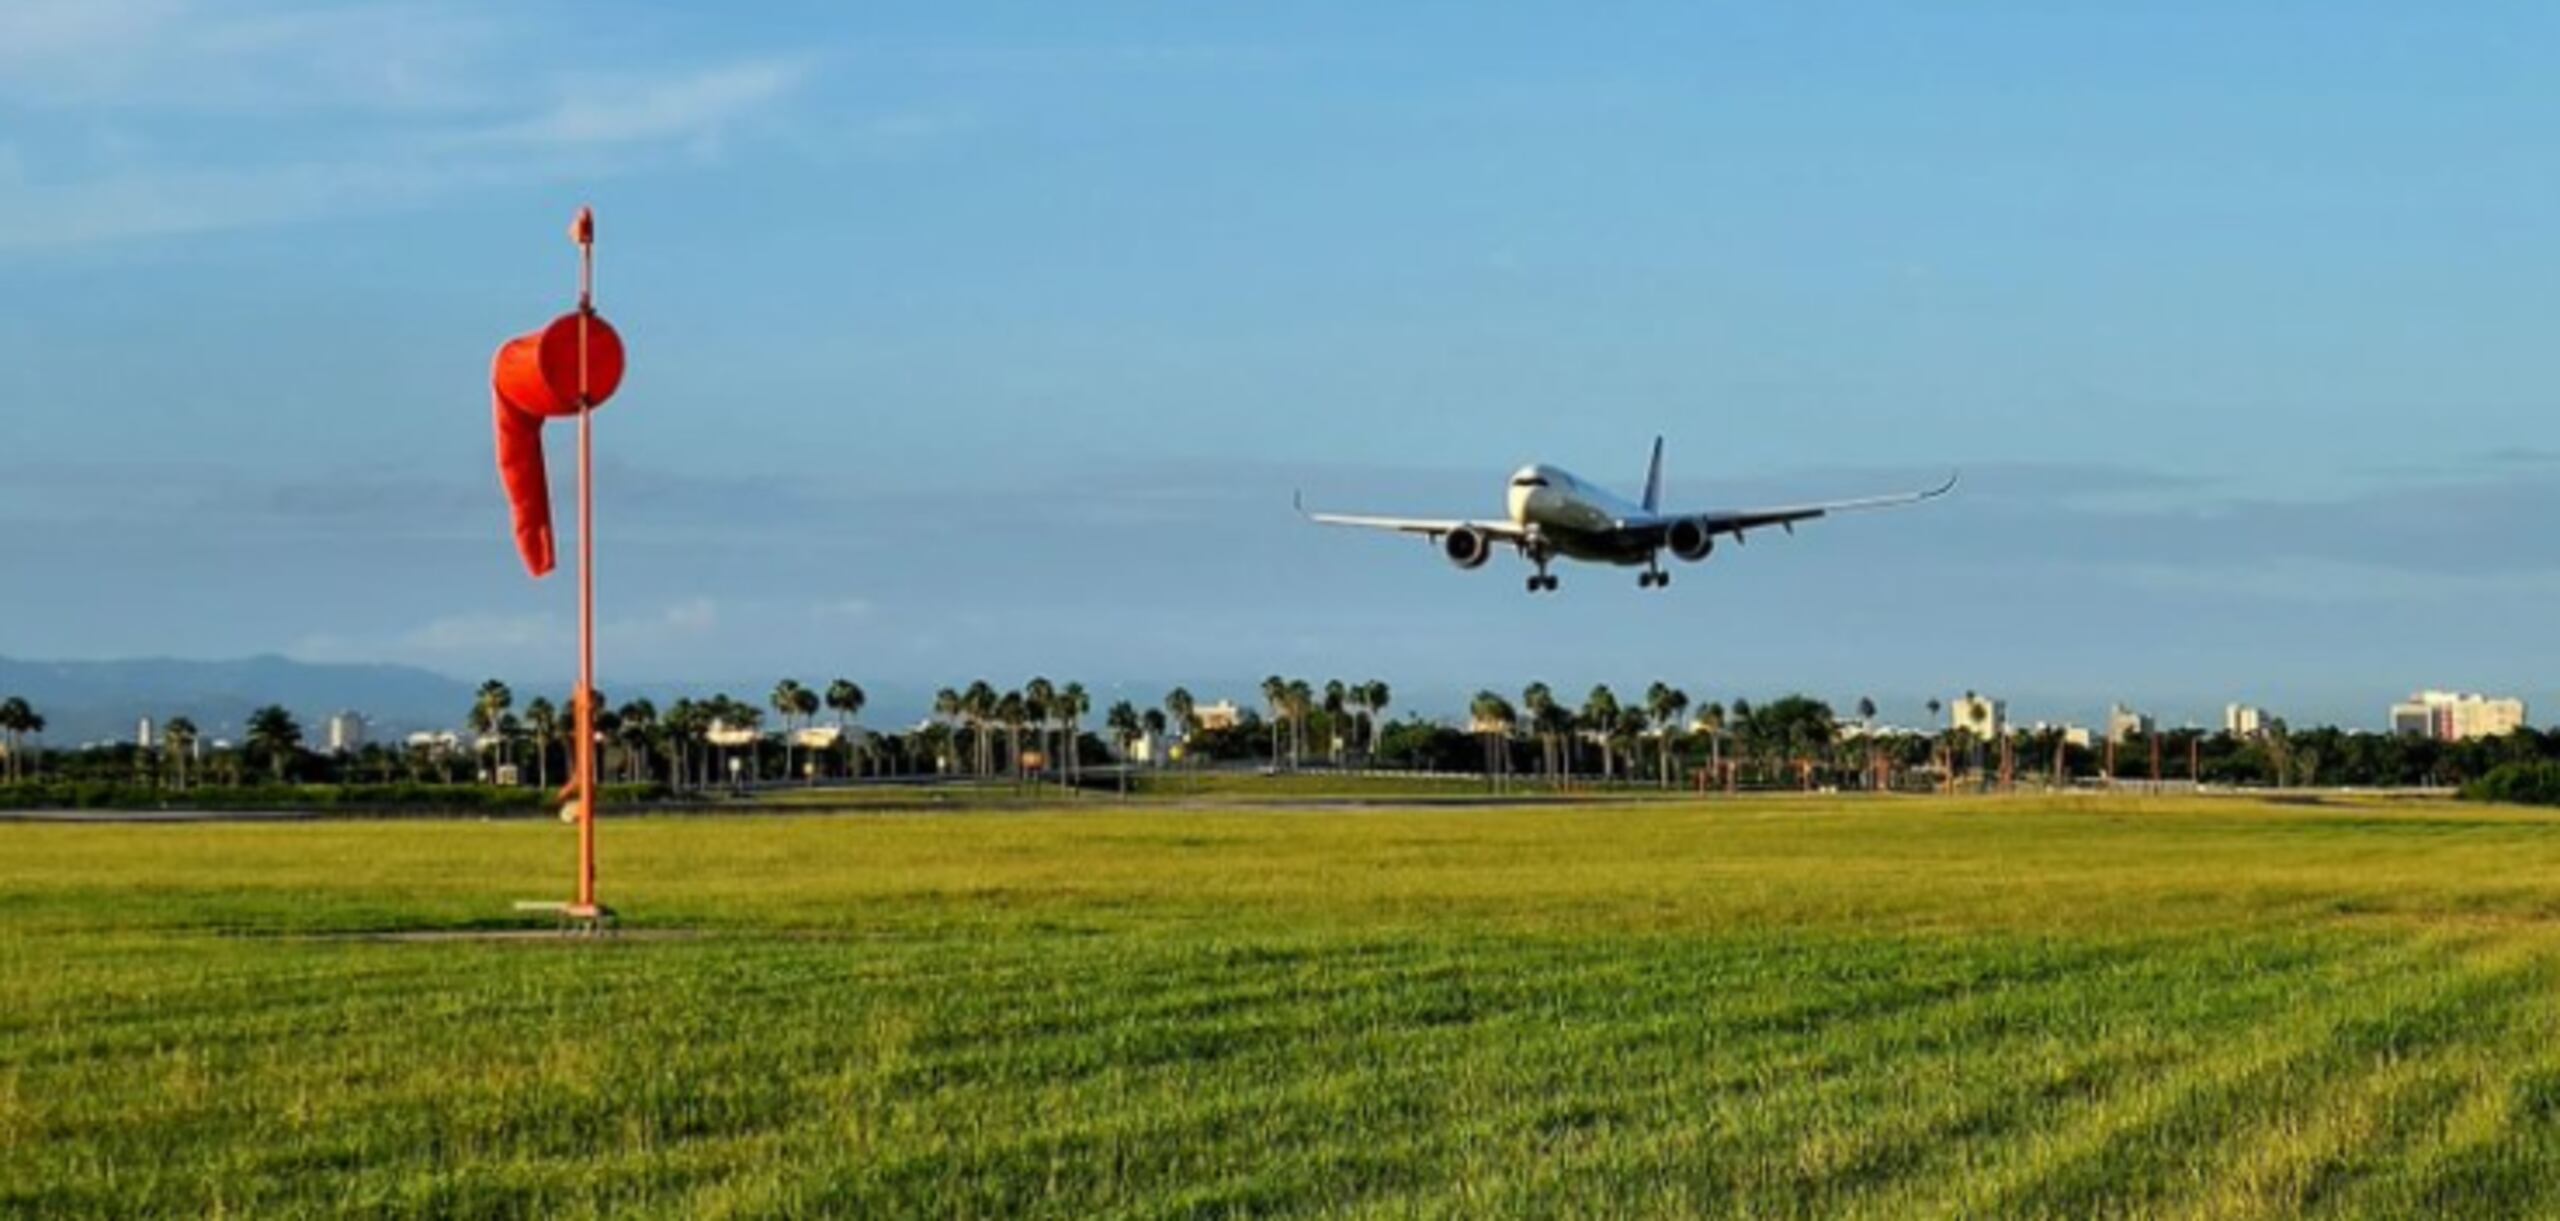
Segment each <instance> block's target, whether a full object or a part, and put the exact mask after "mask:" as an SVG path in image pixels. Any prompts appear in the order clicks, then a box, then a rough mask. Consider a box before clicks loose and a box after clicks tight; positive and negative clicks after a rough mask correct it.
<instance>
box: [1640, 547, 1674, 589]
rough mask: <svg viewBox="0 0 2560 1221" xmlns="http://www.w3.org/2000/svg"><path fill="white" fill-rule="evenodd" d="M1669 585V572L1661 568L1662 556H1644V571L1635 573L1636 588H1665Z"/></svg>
mask: <svg viewBox="0 0 2560 1221" xmlns="http://www.w3.org/2000/svg"><path fill="white" fill-rule="evenodd" d="M1670 585H1671V574H1670V573H1667V572H1664V571H1663V570H1662V557H1661V556H1658V555H1651V556H1646V557H1645V561H1644V571H1643V572H1639V573H1637V574H1636V588H1638V589H1667V588H1670Z"/></svg>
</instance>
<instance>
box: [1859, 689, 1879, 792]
mask: <svg viewBox="0 0 2560 1221" xmlns="http://www.w3.org/2000/svg"><path fill="white" fill-rule="evenodd" d="M1858 740H1859V741H1860V742H1862V743H1864V744H1865V745H1866V748H1867V786H1868V787H1869V788H1882V787H1884V786H1883V785H1882V784H1879V783H1878V781H1880V780H1882V779H1883V778H1884V775H1883V773H1884V766H1883V764H1882V763H1881V762H1880V756H1879V755H1878V753H1877V751H1876V701H1875V699H1874V698H1873V697H1872V696H1865V695H1861V696H1859V697H1858Z"/></svg>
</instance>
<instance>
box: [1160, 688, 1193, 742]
mask: <svg viewBox="0 0 2560 1221" xmlns="http://www.w3.org/2000/svg"><path fill="white" fill-rule="evenodd" d="M1164 710H1165V715H1167V716H1170V717H1172V718H1173V727H1174V728H1175V729H1176V730H1177V731H1179V732H1180V733H1181V734H1182V736H1183V737H1185V738H1188V737H1190V736H1191V735H1192V733H1193V732H1194V731H1196V730H1197V729H1198V728H1199V725H1200V702H1199V701H1198V700H1195V699H1193V698H1191V689H1190V688H1189V687H1176V688H1174V689H1173V690H1171V691H1167V692H1165V693H1164Z"/></svg>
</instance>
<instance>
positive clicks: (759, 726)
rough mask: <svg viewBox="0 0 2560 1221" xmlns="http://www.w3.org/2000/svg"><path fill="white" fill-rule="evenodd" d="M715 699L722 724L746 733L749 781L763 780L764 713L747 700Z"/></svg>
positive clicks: (724, 696) (721, 697) (716, 697)
mask: <svg viewBox="0 0 2560 1221" xmlns="http://www.w3.org/2000/svg"><path fill="white" fill-rule="evenodd" d="M713 698H715V699H716V700H718V701H719V704H720V720H721V722H722V723H723V724H725V725H727V726H728V727H729V728H731V729H735V730H743V731H745V732H746V735H747V768H746V771H747V780H748V781H749V782H751V783H752V782H754V781H757V780H761V779H763V778H764V766H763V755H764V750H763V746H764V734H763V730H764V713H763V712H762V711H759V710H758V709H757V708H756V706H755V705H753V704H750V703H748V702H746V701H745V700H740V699H731V698H730V697H728V696H726V695H721V696H715V697H713Z"/></svg>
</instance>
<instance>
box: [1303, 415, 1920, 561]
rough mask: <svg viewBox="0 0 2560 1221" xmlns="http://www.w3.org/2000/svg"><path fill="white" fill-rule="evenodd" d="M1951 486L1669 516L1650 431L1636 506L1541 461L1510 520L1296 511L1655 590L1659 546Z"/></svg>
mask: <svg viewBox="0 0 2560 1221" xmlns="http://www.w3.org/2000/svg"><path fill="white" fill-rule="evenodd" d="M1955 486H1956V477H1955V476H1953V475H1949V476H1947V481H1946V482H1945V483H1942V484H1939V485H1938V486H1937V487H1934V488H1930V489H1929V490H1927V491H1925V492H1903V493H1898V494H1895V495H1891V496H1869V497H1865V498H1863V499H1858V500H1832V501H1824V502H1821V503H1817V504H1803V505H1788V506H1785V507H1781V508H1774V509H1718V510H1709V511H1706V512H1698V513H1665V512H1663V511H1662V438H1660V437H1655V438H1654V439H1653V461H1652V462H1651V463H1649V464H1647V465H1646V467H1645V475H1644V500H1643V503H1641V504H1628V503H1627V502H1626V501H1623V500H1620V499H1618V498H1617V497H1616V496H1613V495H1611V494H1609V492H1608V491H1606V490H1605V489H1602V488H1599V487H1596V486H1594V485H1592V484H1589V483H1585V482H1583V481H1582V480H1580V479H1577V478H1575V477H1574V476H1573V475H1572V473H1571V472H1568V471H1566V470H1564V469H1562V468H1560V467H1553V466H1548V465H1545V464H1543V463H1540V464H1537V465H1533V466H1524V467H1521V468H1520V469H1519V470H1518V471H1515V472H1513V473H1512V476H1511V490H1510V502H1509V507H1510V516H1509V517H1508V518H1505V519H1503V520H1500V521H1464V520H1437V519H1429V518H1409V517H1362V516H1356V515H1350V514H1342V513H1308V512H1307V507H1306V502H1305V500H1304V498H1301V499H1300V500H1299V502H1298V512H1299V513H1300V514H1301V515H1303V516H1305V517H1306V518H1307V520H1309V521H1312V522H1316V523H1319V524H1321V525H1327V526H1358V527H1362V528H1364V529H1369V530H1394V531H1397V532H1400V533H1404V534H1419V535H1422V536H1424V537H1425V538H1428V539H1430V540H1431V541H1432V542H1433V543H1434V544H1436V545H1437V546H1438V547H1439V548H1440V553H1441V554H1442V555H1445V556H1447V557H1449V562H1450V563H1452V564H1455V565H1457V566H1458V567H1460V568H1481V567H1483V566H1484V562H1485V561H1486V560H1487V559H1490V558H1491V557H1492V555H1493V549H1494V547H1495V546H1497V545H1499V544H1502V543H1509V544H1511V545H1512V546H1513V547H1514V548H1517V549H1518V550H1519V552H1520V555H1521V557H1522V558H1524V559H1526V560H1528V561H1529V562H1530V563H1532V564H1535V565H1537V566H1538V571H1537V573H1536V574H1535V575H1533V576H1531V577H1530V578H1529V592H1531V593H1536V592H1538V591H1539V590H1541V589H1546V590H1552V589H1554V588H1555V587H1556V579H1555V577H1554V576H1552V575H1550V574H1549V573H1548V572H1547V565H1548V564H1550V563H1552V562H1554V561H1555V559H1556V558H1557V557H1558V556H1562V557H1564V558H1566V559H1573V560H1589V561H1592V562H1595V563H1602V564H1616V565H1620V566H1622V567H1633V566H1635V565H1638V564H1642V565H1644V571H1643V572H1640V573H1637V574H1636V585H1637V586H1638V587H1639V588H1645V587H1650V588H1656V589H1659V588H1661V587H1663V586H1667V585H1669V584H1671V574H1670V573H1667V572H1664V571H1663V570H1662V553H1663V552H1665V551H1668V552H1670V553H1671V554H1673V555H1675V556H1678V557H1680V558H1681V559H1683V560H1691V561H1696V560H1703V559H1705V558H1707V554H1708V553H1709V552H1712V551H1714V550H1715V546H1716V536H1717V535H1719V534H1730V535H1732V536H1733V541H1735V542H1737V543H1739V542H1742V541H1743V536H1744V535H1745V533H1746V532H1748V531H1752V530H1758V529H1761V528H1763V527H1766V526H1778V527H1781V528H1783V529H1784V530H1786V532H1787V533H1789V534H1793V533H1795V528H1796V527H1795V524H1796V523H1797V522H1800V521H1810V520H1812V519H1814V518H1817V517H1827V516H1829V515H1831V514H1833V513H1847V512H1852V511H1855V510H1860V509H1887V508H1892V507H1894V506H1896V505H1907V504H1918V503H1919V502H1921V501H1924V500H1931V499H1935V498H1937V497H1940V496H1944V495H1946V494H1947V493H1948V492H1949V491H1950V490H1952V489H1953V488H1954V487H1955Z"/></svg>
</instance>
